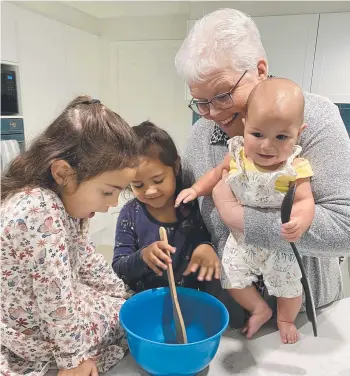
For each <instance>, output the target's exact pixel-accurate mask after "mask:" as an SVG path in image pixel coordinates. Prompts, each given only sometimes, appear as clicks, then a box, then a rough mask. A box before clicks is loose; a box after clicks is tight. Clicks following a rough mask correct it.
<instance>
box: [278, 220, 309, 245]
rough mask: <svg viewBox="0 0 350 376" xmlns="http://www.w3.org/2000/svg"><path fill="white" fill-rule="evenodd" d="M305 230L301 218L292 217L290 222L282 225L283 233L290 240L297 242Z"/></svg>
mask: <svg viewBox="0 0 350 376" xmlns="http://www.w3.org/2000/svg"><path fill="white" fill-rule="evenodd" d="M304 232H305V229H304V228H303V226H302V221H301V220H300V219H299V218H291V219H290V221H289V222H287V223H285V224H283V225H282V231H281V235H282V237H283V238H284V239H286V240H287V241H289V242H296V241H297V240H299V239H300V238H301V237H302V236H303V234H304Z"/></svg>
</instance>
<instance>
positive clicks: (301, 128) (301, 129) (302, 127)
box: [298, 123, 307, 136]
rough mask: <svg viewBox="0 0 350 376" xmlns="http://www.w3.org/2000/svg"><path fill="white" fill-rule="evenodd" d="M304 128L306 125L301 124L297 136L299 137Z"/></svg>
mask: <svg viewBox="0 0 350 376" xmlns="http://www.w3.org/2000/svg"><path fill="white" fill-rule="evenodd" d="M306 127H307V124H306V123H304V124H302V126H301V127H300V128H299V132H298V136H300V135H301V132H302V131H303V130H304V129H305V128H306Z"/></svg>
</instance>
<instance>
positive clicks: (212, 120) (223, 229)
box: [175, 9, 350, 326]
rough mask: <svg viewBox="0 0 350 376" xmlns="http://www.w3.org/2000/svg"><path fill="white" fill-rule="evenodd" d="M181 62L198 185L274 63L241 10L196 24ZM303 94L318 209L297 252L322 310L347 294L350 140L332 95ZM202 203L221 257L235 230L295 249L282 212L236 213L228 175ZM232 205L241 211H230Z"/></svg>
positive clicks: (188, 167)
mask: <svg viewBox="0 0 350 376" xmlns="http://www.w3.org/2000/svg"><path fill="white" fill-rule="evenodd" d="M175 64H176V68H177V71H178V73H179V75H180V76H182V77H183V78H184V79H185V80H186V82H187V84H188V86H189V88H190V91H191V94H192V96H193V99H192V100H191V103H190V108H191V109H192V110H193V111H194V112H196V113H197V114H199V115H201V119H200V120H198V121H197V122H196V124H195V125H194V126H193V127H192V131H191V134H190V136H189V139H188V142H187V149H186V152H185V156H184V160H183V167H184V174H185V178H187V180H188V183H189V184H192V183H194V181H196V180H198V179H199V178H200V177H201V176H202V175H203V174H204V173H205V172H206V171H208V170H210V169H212V168H214V167H215V166H217V165H218V164H219V163H220V162H221V161H222V160H223V159H224V156H225V154H226V153H227V146H226V144H227V140H228V139H229V138H231V137H234V136H237V135H240V136H243V123H242V116H243V114H244V113H245V110H246V103H247V99H248V96H249V94H250V92H251V91H252V89H253V88H254V87H255V85H257V84H258V83H259V82H260V81H262V80H265V79H267V77H268V64H267V59H266V55H265V51H264V47H263V46H262V43H261V38H260V34H259V31H258V29H257V27H256V25H255V23H254V22H253V20H252V19H251V18H250V17H248V16H247V15H245V14H243V13H242V12H239V11H237V10H234V9H222V10H218V11H215V12H213V13H210V14H208V15H206V16H205V17H203V18H202V19H201V20H199V21H198V22H196V24H195V26H194V27H193V29H192V30H191V32H190V34H189V35H188V37H187V38H186V39H185V41H184V43H183V45H182V46H181V48H180V50H179V52H178V54H177V56H176V59H175ZM304 96H305V122H306V123H307V125H308V126H307V129H306V130H305V131H304V132H303V133H302V135H301V137H300V141H299V144H300V146H301V147H302V149H303V152H302V156H304V157H305V158H307V159H308V160H309V161H310V163H311V165H312V168H313V171H314V177H313V179H312V190H313V194H314V198H315V202H316V208H315V216H314V220H313V223H312V225H311V227H310V229H309V230H308V232H307V233H305V235H304V236H303V237H302V239H301V240H300V241H299V242H298V249H299V251H300V252H301V253H302V255H303V262H304V265H305V269H306V271H307V273H308V276H309V279H310V283H311V287H312V290H313V294H314V299H315V304H316V307H321V306H323V305H326V304H328V303H330V302H333V301H335V300H337V299H340V298H341V297H342V279H341V272H340V267H339V256H343V255H346V256H348V255H349V253H350V186H349V184H348V180H349V178H350V142H349V137H348V135H347V132H346V130H345V126H344V124H343V121H342V119H341V117H340V114H339V111H338V108H337V107H336V106H335V105H334V104H333V103H332V102H331V101H330V100H329V99H327V98H324V97H321V96H318V95H315V94H311V93H304ZM213 199H214V202H215V206H216V208H217V210H216V209H215V207H214V202H213ZM200 206H201V213H202V216H203V219H204V221H205V223H206V225H207V228H208V230H209V231H210V233H211V235H212V241H213V243H214V244H215V246H216V247H217V249H218V251H219V254H222V251H223V248H224V245H225V242H226V239H227V237H228V234H229V229H228V228H232V229H237V230H239V231H241V232H243V233H244V236H245V241H246V243H247V244H251V245H254V246H257V247H264V248H267V249H271V250H279V251H281V252H284V253H290V252H291V249H290V246H289V244H288V243H287V242H286V241H285V240H284V239H283V238H282V237H281V220H280V211H279V210H277V209H259V208H253V207H240V209H239V211H238V213H239V215H237V206H240V204H239V203H238V202H237V201H236V200H235V198H234V197H233V195H232V193H231V190H230V188H229V187H228V185H226V184H225V183H224V179H223V180H222V181H221V182H220V183H219V184H218V185H217V186H216V187H215V189H214V191H213V198H212V197H208V196H207V197H204V198H202V199H200ZM233 207H235V213H236V215H235V216H232V215H230V214H231V211H232V208H233ZM218 212H219V213H220V216H221V218H222V220H221V219H220V216H219V213H218ZM260 287H262V285H261V284H260ZM230 311H231V312H230V313H231V317H232V316H235V317H236V318H239V317H241V316H240V314H238V313H237V312H238V311H239V308H238V307H237V306H235V308H234V309H231V310H230ZM241 312H242V309H241ZM237 320H238V321H237V322H236V323H234V325H236V326H238V325H239V324H238V322H239V319H237Z"/></svg>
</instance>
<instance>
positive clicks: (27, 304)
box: [0, 188, 127, 376]
mask: <svg viewBox="0 0 350 376" xmlns="http://www.w3.org/2000/svg"><path fill="white" fill-rule="evenodd" d="M1 273H2V275H1V297H2V300H1V323H0V325H1V327H0V329H1V340H2V342H1V343H2V347H1V358H0V369H1V372H2V374H4V375H7V376H12V375H23V374H26V375H31V376H38V375H43V374H44V373H45V372H46V371H47V370H48V369H49V367H50V365H52V364H55V363H56V365H57V367H58V368H65V369H68V368H74V367H76V366H78V365H79V363H80V362H81V361H83V360H84V359H88V358H93V359H96V361H97V366H98V369H99V370H100V371H101V372H104V371H106V370H108V369H109V368H110V367H111V366H113V365H114V364H116V363H117V362H118V361H119V360H120V359H121V358H122V357H123V356H124V353H125V351H126V349H127V344H126V341H125V338H124V332H123V330H122V329H121V327H120V324H119V311H120V308H121V306H122V304H123V303H124V301H125V300H124V299H125V298H126V293H125V288H124V284H123V282H122V281H121V280H120V279H119V278H118V277H117V276H116V275H115V274H114V272H113V270H112V269H111V267H110V266H109V265H108V263H107V262H106V261H105V260H104V259H103V257H102V255H100V254H98V253H96V252H95V249H94V246H93V245H92V244H91V242H90V241H89V236H88V221H86V220H80V219H74V218H71V217H70V216H69V215H68V214H67V213H66V211H65V209H64V206H63V203H62V201H61V200H60V198H59V197H58V196H57V195H56V194H55V193H54V192H52V191H50V190H48V189H41V188H36V189H32V190H28V191H24V192H20V193H16V194H14V195H12V196H11V197H10V198H9V199H7V200H6V201H5V202H4V203H3V204H2V207H1Z"/></svg>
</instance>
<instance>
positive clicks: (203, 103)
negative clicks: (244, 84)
mask: <svg viewBox="0 0 350 376" xmlns="http://www.w3.org/2000/svg"><path fill="white" fill-rule="evenodd" d="M247 72H248V70H246V71H245V72H244V73H243V74H242V76H241V77H240V78H239V80H238V81H237V82H236V83H235V84H234V86H233V87H232V89H231V90H230V91H228V92H226V93H222V94H217V95H215V96H214V97H213V98H211V99H210V101H197V102H194V101H195V99H194V98H192V99H191V102H190V104H189V105H188V108H190V109H191V110H192V111H193V112H194V113H196V114H197V115H200V116H205V115H208V114H209V113H210V105H212V106H213V107H214V108H216V109H217V110H221V111H222V110H224V109H221V108H218V107H216V106H215V104H214V103H212V102H213V101H214V100H215V99H218V98H220V97H224V96H225V95H228V96H229V97H230V99H231V101H232V104H231V105H230V106H229V107H227V108H225V110H226V109H228V108H231V107H232V106H233V104H234V102H233V98H232V93H233V92H234V90H235V89H236V87H237V85H238V84H239V83H240V82H241V80H242V78H243V77H244V76H245V74H246V73H247ZM198 104H202V105H206V106H207V108H208V112H206V113H200V112H199V109H198V106H197V105H198ZM195 108H196V109H195Z"/></svg>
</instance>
